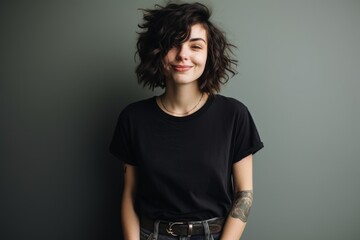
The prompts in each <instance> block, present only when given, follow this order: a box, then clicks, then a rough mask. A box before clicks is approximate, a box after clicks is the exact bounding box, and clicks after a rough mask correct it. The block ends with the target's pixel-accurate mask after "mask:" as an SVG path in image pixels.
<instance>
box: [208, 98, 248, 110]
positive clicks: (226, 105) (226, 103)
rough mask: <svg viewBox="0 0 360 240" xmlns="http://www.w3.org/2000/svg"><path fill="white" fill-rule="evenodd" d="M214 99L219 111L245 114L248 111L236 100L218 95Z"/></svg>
mask: <svg viewBox="0 0 360 240" xmlns="http://www.w3.org/2000/svg"><path fill="white" fill-rule="evenodd" d="M214 97H215V103H216V105H217V106H218V107H219V108H220V109H224V110H225V111H231V112H234V113H245V112H247V111H248V108H247V107H246V105H245V104H244V103H242V102H241V101H240V100H238V99H235V98H232V97H226V96H223V95H220V94H217V95H215V96H214Z"/></svg>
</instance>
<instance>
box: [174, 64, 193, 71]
mask: <svg viewBox="0 0 360 240" xmlns="http://www.w3.org/2000/svg"><path fill="white" fill-rule="evenodd" d="M172 67H173V69H174V70H175V71H177V72H186V71H188V70H190V69H191V68H192V66H187V65H172Z"/></svg>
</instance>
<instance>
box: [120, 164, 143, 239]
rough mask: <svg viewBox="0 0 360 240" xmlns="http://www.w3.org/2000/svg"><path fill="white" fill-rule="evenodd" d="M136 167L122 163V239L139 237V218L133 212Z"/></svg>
mask: <svg viewBox="0 0 360 240" xmlns="http://www.w3.org/2000/svg"><path fill="white" fill-rule="evenodd" d="M135 192H136V168H135V167H134V166H131V165H127V164H125V165H124V189H123V194H122V200H121V222H122V229H123V236H124V238H123V239H124V240H139V239H140V224H139V218H138V216H137V214H136V212H135V207H134V202H135V195H136V194H135Z"/></svg>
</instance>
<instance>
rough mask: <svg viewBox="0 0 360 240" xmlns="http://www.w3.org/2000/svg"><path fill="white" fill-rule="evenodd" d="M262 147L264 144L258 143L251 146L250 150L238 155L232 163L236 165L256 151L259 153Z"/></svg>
mask: <svg viewBox="0 0 360 240" xmlns="http://www.w3.org/2000/svg"><path fill="white" fill-rule="evenodd" d="M263 147H264V143H263V142H259V143H258V144H256V145H255V146H253V147H252V148H250V149H248V150H246V151H244V152H242V153H240V154H238V155H237V157H236V158H235V160H234V161H233V163H236V162H238V161H240V160H242V159H243V158H245V157H247V156H249V155H250V154H255V153H256V152H257V151H259V150H260V149H262V148H263Z"/></svg>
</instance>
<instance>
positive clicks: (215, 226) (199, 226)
mask: <svg viewBox="0 0 360 240" xmlns="http://www.w3.org/2000/svg"><path fill="white" fill-rule="evenodd" d="M224 222H225V219H224V218H211V219H207V220H203V221H179V222H170V221H163V220H152V219H148V218H145V217H141V218H140V226H141V227H143V228H145V229H147V230H148V231H150V232H153V231H156V230H157V231H156V232H157V233H159V234H163V235H167V236H173V237H176V236H188V237H190V236H192V235H204V234H205V235H206V234H208V233H211V234H213V233H219V232H221V230H222V227H223V225H224Z"/></svg>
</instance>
